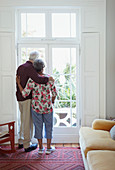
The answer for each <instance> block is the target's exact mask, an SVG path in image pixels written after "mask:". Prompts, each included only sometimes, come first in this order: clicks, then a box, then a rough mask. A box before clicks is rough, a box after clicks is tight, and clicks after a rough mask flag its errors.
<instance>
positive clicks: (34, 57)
mask: <svg viewBox="0 0 115 170" xmlns="http://www.w3.org/2000/svg"><path fill="white" fill-rule="evenodd" d="M38 57H39V53H38V51H32V52H31V53H30V55H29V60H32V61H34V60H35V59H37V58H38Z"/></svg>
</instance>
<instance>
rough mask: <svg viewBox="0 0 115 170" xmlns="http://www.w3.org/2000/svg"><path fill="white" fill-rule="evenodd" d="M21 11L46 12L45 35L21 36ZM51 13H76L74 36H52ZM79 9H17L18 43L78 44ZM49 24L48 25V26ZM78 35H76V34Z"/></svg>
mask: <svg viewBox="0 0 115 170" xmlns="http://www.w3.org/2000/svg"><path fill="white" fill-rule="evenodd" d="M21 13H46V29H45V30H46V37H43V38H39V37H25V38H22V37H21ZM52 13H76V26H77V28H78V29H76V38H52V37H51V32H52V31H51V30H52V26H51V14H52ZM79 13H80V9H79V8H71V9H70V8H64V9H60V8H55V9H53V8H49V9H48V8H46V9H45V8H42V9H41V8H34V9H19V10H18V21H19V22H18V27H17V32H18V37H17V39H18V43H19V44H20V43H29V42H30V43H38V41H40V43H47V42H48V43H60V42H61V43H65V42H66V43H75V44H79V43H80V34H79V32H80V17H79ZM48 25H49V26H48ZM77 35H78V36H77Z"/></svg>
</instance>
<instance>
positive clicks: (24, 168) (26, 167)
mask: <svg viewBox="0 0 115 170" xmlns="http://www.w3.org/2000/svg"><path fill="white" fill-rule="evenodd" d="M0 170H85V168H84V164H83V160H82V155H81V151H80V148H74V147H56V151H55V152H53V153H51V154H50V155H46V154H45V153H44V154H42V155H39V154H38V149H36V150H34V151H31V152H27V153H26V152H24V150H23V149H17V148H16V152H15V153H12V154H1V153H0Z"/></svg>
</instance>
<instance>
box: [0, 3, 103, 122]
mask: <svg viewBox="0 0 115 170" xmlns="http://www.w3.org/2000/svg"><path fill="white" fill-rule="evenodd" d="M104 2H105V0H68V1H67V0H55V1H54V0H33V1H31V0H20V1H19V0H12V1H11V0H0V33H1V36H2V37H3V36H5V35H6V34H8V33H10V34H9V37H13V38H12V39H13V43H12V48H11V50H12V53H13V55H12V60H13V62H15V58H16V55H15V53H14V52H15V48H16V46H15V43H14V38H15V26H14V25H15V9H17V8H19V7H23V6H25V7H27V6H28V7H32V6H33V5H34V6H47V5H49V6H78V7H79V6H80V7H81V37H82V36H84V35H85V34H87V35H88V36H90V34H92V33H99V62H98V63H99V64H98V66H99V69H98V78H99V79H98V94H95V93H96V90H93V93H91V94H92V96H93V99H96V96H98V98H97V99H96V100H91V98H90V96H89V95H85V94H86V93H85V92H87V94H89V93H88V88H87V87H86V85H85V84H84V86H82V87H83V88H84V89H85V90H84V93H83V89H82V93H83V97H82V102H81V103H83V99H85V100H84V106H88V107H85V108H86V109H87V108H88V110H85V109H82V114H83V117H85V119H86V120H84V123H83V124H84V125H89V118H88V117H90V119H91V115H93V113H94V104H95V101H97V102H98V105H96V104H95V105H96V107H97V106H98V108H96V110H97V112H96V114H94V117H92V119H94V118H104V117H105V115H106V109H105V108H106V106H105V99H106V95H105V50H104V49H105V44H104V40H105V27H104V26H105V13H104V9H105V6H104ZM7 20H8V21H11V22H6V21H7ZM11 23H13V24H11ZM11 35H12V36H11ZM94 37H95V36H94ZM94 42H95V38H94ZM1 44H2V45H3V46H5V45H6V43H5V41H1ZM9 44H10V43H9V42H7V48H8V49H9V46H8V45H9ZM81 44H83V43H81ZM85 44H87V43H85ZM82 47H83V46H82ZM88 47H92V46H91V45H90V46H88ZM89 49H90V48H89ZM82 50H83V49H82V48H81V51H82ZM88 51H90V50H88ZM7 52H8V50H7ZM94 54H95V52H94ZM87 55H89V54H87ZM91 55H92V54H91ZM83 56H84V55H81V58H82V57H83ZM0 57H1V60H3V59H4V55H3V53H2V52H1V51H0ZM86 58H88V57H86ZM92 58H93V57H92ZM3 61H4V60H3ZM5 61H7V55H6V58H5ZM9 61H10V59H9ZM4 63H5V62H4ZM90 63H91V62H90ZM84 64H85V66H88V62H86V63H84ZM15 66H16V65H15ZM2 67H3V66H2V64H1V67H0V78H1V82H0V87H1V88H0V96H1V98H0V105H2V104H1V101H2V100H3V97H2V96H3V93H2V91H3V90H4V89H5V87H7V85H5V86H4V84H8V81H9V79H7V83H6V81H4V82H2V77H3V76H6V75H7V74H8V76H13V78H12V79H13V80H12V82H13V84H15V74H14V73H15V68H14V67H12V70H11V71H12V72H9V67H8V68H7V70H6V71H7V72H4V70H3V69H2ZM3 68H4V67H3ZM12 74H13V75H12ZM83 77H85V73H84V76H83ZM5 80H6V79H5ZM88 80H89V79H88ZM88 80H87V81H88ZM3 83H4V84H3ZM90 84H91V83H87V85H88V86H89V85H90ZM92 85H94V86H96V83H92ZM10 86H11V89H10V91H11V93H12V84H11V83H10ZM94 86H93V88H94V89H96V87H94ZM13 89H15V88H14V87H13ZM89 90H90V87H89ZM4 91H5V90H4ZM13 96H14V94H13ZM84 96H87V97H85V98H84ZM90 100H91V101H92V102H93V103H90ZM87 101H88V102H87ZM10 102H12V103H13V106H15V105H16V104H15V102H16V101H15V97H13V98H12V101H11V100H10ZM10 102H9V105H10ZM6 105H7V101H5V104H4V108H5V106H6ZM90 105H92V107H89V106H90ZM82 107H83V106H82ZM89 109H91V110H90V114H89ZM7 110H8V109H7ZM8 111H9V110H8ZM8 111H7V115H9V113H8ZM11 112H12V115H13V116H12V115H11V116H10V117H9V120H11V119H12V118H13V119H15V115H16V108H14V109H13V108H12V110H11ZM83 112H84V113H83ZM0 115H1V117H2V120H6V118H7V119H8V116H7V115H6V116H5V115H4V109H2V111H1V113H0ZM3 117H4V119H3ZM92 119H91V121H90V123H91V122H92Z"/></svg>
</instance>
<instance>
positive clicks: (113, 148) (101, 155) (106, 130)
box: [79, 119, 115, 170]
mask: <svg viewBox="0 0 115 170" xmlns="http://www.w3.org/2000/svg"><path fill="white" fill-rule="evenodd" d="M114 125H115V121H109V120H104V119H96V120H94V121H93V123H92V127H81V128H80V132H79V135H80V141H79V143H80V147H81V152H82V157H83V161H84V166H85V169H86V170H115V140H113V139H112V138H111V135H110V129H111V128H112V127H113V126H114Z"/></svg>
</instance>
